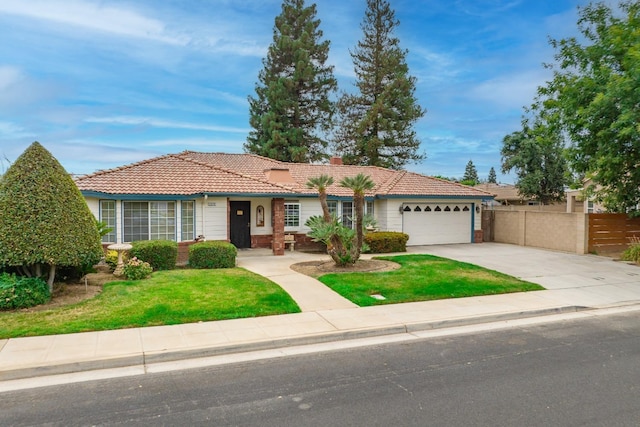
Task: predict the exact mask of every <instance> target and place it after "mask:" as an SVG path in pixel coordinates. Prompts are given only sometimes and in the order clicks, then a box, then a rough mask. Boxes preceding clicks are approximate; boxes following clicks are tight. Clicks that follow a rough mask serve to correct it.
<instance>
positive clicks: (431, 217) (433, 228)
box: [402, 203, 473, 246]
mask: <svg viewBox="0 0 640 427" xmlns="http://www.w3.org/2000/svg"><path fill="white" fill-rule="evenodd" d="M472 208H473V207H472V205H471V204H470V203H439V204H438V203H435V204H434V203H429V204H424V203H415V204H414V203H411V204H405V205H404V206H403V212H402V231H403V232H404V233H406V234H408V235H409V241H408V242H407V245H410V246H415V245H436V244H445V243H470V242H471V235H472V230H473V228H472V223H471V221H472V215H471V211H472Z"/></svg>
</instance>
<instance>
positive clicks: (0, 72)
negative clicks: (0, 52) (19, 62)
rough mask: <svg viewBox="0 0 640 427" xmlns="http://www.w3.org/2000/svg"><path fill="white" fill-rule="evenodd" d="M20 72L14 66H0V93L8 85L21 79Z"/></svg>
mask: <svg viewBox="0 0 640 427" xmlns="http://www.w3.org/2000/svg"><path fill="white" fill-rule="evenodd" d="M22 78H23V77H22V74H21V73H20V70H19V69H18V68H16V67H9V66H0V94H1V93H2V91H4V90H6V89H8V88H9V87H10V86H13V85H14V84H16V83H18V82H19V81H20V80H22Z"/></svg>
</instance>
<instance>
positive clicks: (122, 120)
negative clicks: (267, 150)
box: [85, 116, 249, 133]
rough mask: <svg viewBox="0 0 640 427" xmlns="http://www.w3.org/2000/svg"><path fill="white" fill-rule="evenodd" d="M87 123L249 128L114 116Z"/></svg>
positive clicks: (238, 130)
mask: <svg viewBox="0 0 640 427" xmlns="http://www.w3.org/2000/svg"><path fill="white" fill-rule="evenodd" d="M85 122H87V123H106V124H114V125H131V126H151V127H158V128H169V129H190V130H205V131H211V132H230V133H247V132H248V131H249V130H248V129H247V128H237V127H228V126H216V125H203V124H199V123H187V122H178V121H171V120H163V119H156V118H153V117H134V116H113V117H89V118H87V119H86V120H85Z"/></svg>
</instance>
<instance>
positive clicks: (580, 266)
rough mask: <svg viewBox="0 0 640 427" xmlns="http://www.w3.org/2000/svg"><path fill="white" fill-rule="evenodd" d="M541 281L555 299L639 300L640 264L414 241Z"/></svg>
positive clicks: (591, 303)
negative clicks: (427, 243) (431, 244)
mask: <svg viewBox="0 0 640 427" xmlns="http://www.w3.org/2000/svg"><path fill="white" fill-rule="evenodd" d="M408 252H409V253H428V254H432V255H436V256H441V257H445V258H450V259H454V260H457V261H464V262H469V263H471V264H476V265H479V266H482V267H485V268H489V269H491V270H496V271H499V272H501V273H505V274H509V275H511V276H515V277H518V278H521V279H523V280H527V281H529V282H533V283H537V284H539V285H542V286H544V287H545V288H546V289H548V290H550V291H553V292H552V294H553V296H554V298H557V299H561V300H565V299H566V301H567V302H569V301H571V303H572V304H576V305H582V306H585V307H604V306H607V305H613V304H620V303H626V302H629V303H632V302H640V267H639V266H637V265H630V264H627V263H624V262H619V261H615V260H613V259H611V258H607V257H602V256H596V255H576V254H569V253H564V252H555V251H549V250H543V249H536V248H530V247H522V246H516V245H508V244H501V243H481V244H460V245H434V246H413V247H409V248H408Z"/></svg>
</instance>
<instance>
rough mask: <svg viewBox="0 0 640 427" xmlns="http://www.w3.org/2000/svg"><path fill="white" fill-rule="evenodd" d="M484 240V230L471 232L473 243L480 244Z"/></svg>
mask: <svg viewBox="0 0 640 427" xmlns="http://www.w3.org/2000/svg"><path fill="white" fill-rule="evenodd" d="M483 239H484V230H473V243H482V242H483Z"/></svg>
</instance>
